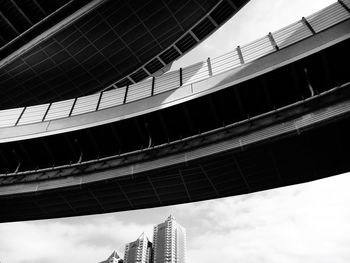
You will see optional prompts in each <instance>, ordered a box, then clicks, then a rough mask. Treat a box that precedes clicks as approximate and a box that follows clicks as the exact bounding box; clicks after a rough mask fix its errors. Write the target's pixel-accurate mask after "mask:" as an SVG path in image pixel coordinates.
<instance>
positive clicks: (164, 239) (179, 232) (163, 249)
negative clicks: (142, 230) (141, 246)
mask: <svg viewBox="0 0 350 263" xmlns="http://www.w3.org/2000/svg"><path fill="white" fill-rule="evenodd" d="M153 260H154V261H153V262H154V263H186V229H185V228H184V227H182V226H181V225H180V224H179V223H177V222H176V220H175V218H174V217H173V216H171V215H170V216H169V217H168V218H167V219H166V220H165V222H164V223H161V224H159V225H156V226H154V229H153Z"/></svg>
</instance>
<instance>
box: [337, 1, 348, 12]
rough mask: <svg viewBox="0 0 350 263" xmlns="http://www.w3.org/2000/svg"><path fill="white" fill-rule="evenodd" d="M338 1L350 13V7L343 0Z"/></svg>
mask: <svg viewBox="0 0 350 263" xmlns="http://www.w3.org/2000/svg"><path fill="white" fill-rule="evenodd" d="M338 3H339V4H340V5H341V6H342V7H343V8H344V9H345V10H346V11H348V12H349V13H350V8H349V7H348V6H347V5H346V4H345V3H344V2H343V1H342V0H338Z"/></svg>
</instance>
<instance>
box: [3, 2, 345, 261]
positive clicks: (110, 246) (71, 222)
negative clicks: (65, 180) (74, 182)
mask: <svg viewBox="0 0 350 263" xmlns="http://www.w3.org/2000/svg"><path fill="white" fill-rule="evenodd" d="M333 2H334V1H329V0H293V1H291V0H251V1H250V3H248V4H247V5H246V6H245V7H244V8H243V9H242V10H241V11H240V12H239V13H238V14H237V15H236V16H235V17H234V18H233V19H231V20H230V21H229V22H227V24H225V25H224V26H223V27H222V28H220V29H219V30H218V31H217V32H216V33H215V34H214V35H213V36H211V37H210V38H208V39H207V40H206V41H205V42H204V43H202V44H201V45H200V46H199V47H198V48H196V49H195V50H193V51H191V52H190V53H189V54H188V55H187V56H186V57H184V58H182V59H180V60H179V61H178V62H176V63H174V64H175V67H180V66H186V65H188V64H193V63H194V62H196V61H200V60H203V59H206V58H207V57H208V56H210V57H215V56H218V55H220V54H223V53H225V52H227V51H229V50H231V49H233V48H234V47H235V46H237V45H242V44H245V43H247V42H250V41H252V40H254V39H256V38H259V37H261V36H263V35H266V34H267V33H268V32H269V31H274V30H276V29H279V28H281V27H283V26H285V25H287V24H289V23H292V22H294V21H296V20H298V19H300V18H301V17H302V16H307V15H309V14H311V13H313V12H315V11H317V10H319V9H321V8H323V7H325V6H327V5H329V4H330V3H333ZM349 188H350V176H349V174H344V175H339V176H335V177H330V178H327V179H323V180H319V181H315V182H311V183H307V184H301V185H296V186H290V187H284V188H279V189H274V190H269V191H264V192H259V193H254V194H249V195H243V196H236V197H230V198H224V199H217V200H213V201H206V202H199V203H193V204H186V205H179V206H171V207H163V208H156V209H147V210H139V211H131V212H120V213H112V214H106V215H96V216H85V217H76V218H67V219H59V220H41V221H31V222H19V223H6V224H0V262H1V263H34V262H35V263H44V262H45V263H61V262H74V263H89V262H91V263H96V262H100V261H102V260H104V259H106V258H107V257H108V256H109V255H110V254H111V253H112V251H113V250H117V251H118V252H119V253H121V254H123V251H124V245H125V243H127V242H130V241H133V240H134V239H136V238H137V237H138V236H139V235H140V234H141V233H142V232H145V233H146V234H147V235H148V236H149V237H150V238H152V231H153V225H155V224H157V223H159V222H161V221H164V220H165V219H166V217H167V216H168V215H169V214H170V213H171V214H173V215H174V216H175V218H176V219H177V220H178V222H179V223H181V224H182V225H183V226H184V227H185V228H186V229H187V235H188V248H187V252H188V263H212V262H237V263H253V262H254V263H256V262H259V263H260V262H263V263H264V262H266V263H292V262H308V263H323V262H324V263H326V262H327V263H329V262H332V263H348V262H350V223H349V222H350V205H349V204H350V191H349ZM0 212H1V208H0Z"/></svg>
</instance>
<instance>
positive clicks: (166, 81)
mask: <svg viewBox="0 0 350 263" xmlns="http://www.w3.org/2000/svg"><path fill="white" fill-rule="evenodd" d="M344 5H345V6H348V7H350V1H344V0H343V1H342V2H341V3H340V2H336V3H334V4H332V5H330V6H328V7H326V8H324V9H322V10H320V11H318V12H316V13H315V14H312V15H310V16H308V17H306V18H303V19H301V20H299V21H297V22H296V23H293V24H291V25H289V26H286V27H284V28H282V29H280V30H277V31H275V32H273V33H271V32H269V33H268V34H267V35H266V36H265V37H263V38H260V39H258V40H255V41H253V42H250V43H248V44H245V45H243V46H240V47H239V48H236V49H234V50H233V51H230V52H228V53H226V54H223V55H221V56H219V57H217V58H212V59H210V58H209V60H204V61H201V62H198V63H195V64H193V65H190V66H188V67H185V68H182V69H180V70H179V71H180V72H179V71H176V70H175V71H171V72H168V73H165V74H163V75H162V76H159V77H154V79H147V80H144V81H141V82H139V83H136V84H132V85H129V86H128V87H123V88H117V89H114V90H109V91H103V92H101V93H95V94H92V95H88V96H83V97H79V98H75V99H69V100H64V101H58V102H52V103H50V104H42V105H35V106H28V107H25V108H14V109H6V110H1V111H0V128H3V127H12V126H16V125H25V124H30V123H37V122H45V121H49V120H54V119H60V118H67V117H70V116H71V115H72V116H74V115H78V114H85V113H89V112H94V111H99V110H103V109H106V108H110V107H115V106H119V105H122V104H125V103H129V102H132V101H136V100H140V99H145V98H148V97H151V96H153V95H157V94H159V93H162V92H166V91H169V90H173V89H176V88H179V87H181V86H182V85H188V84H192V83H195V82H198V81H201V80H203V79H207V78H210V77H212V76H215V75H218V74H220V73H223V72H225V71H228V70H231V69H233V68H237V67H239V66H241V65H242V64H247V63H251V62H253V61H255V60H258V59H259V58H261V57H263V56H266V55H268V54H271V53H274V52H279V50H281V49H283V48H285V47H287V46H290V45H292V44H294V43H296V42H299V41H301V40H304V39H306V38H308V37H310V36H312V35H313V34H312V33H311V32H310V30H309V29H308V28H307V26H305V23H303V20H304V19H305V20H306V21H307V22H308V24H309V25H310V26H312V27H315V28H316V29H314V31H315V32H316V34H318V33H319V32H321V31H323V30H325V29H328V28H330V27H331V26H334V25H335V24H338V23H341V22H343V21H345V20H347V19H349V18H350V13H349V12H348V10H347V9H346V8H345V7H344ZM324 17H327V19H326V20H325V19H324ZM271 39H273V40H274V41H271ZM261 44H263V45H261ZM276 46H277V47H278V49H276ZM208 61H210V64H209V63H208ZM34 108H35V110H34ZM20 109H23V110H20ZM29 112H31V114H29Z"/></svg>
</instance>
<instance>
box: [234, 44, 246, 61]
mask: <svg viewBox="0 0 350 263" xmlns="http://www.w3.org/2000/svg"><path fill="white" fill-rule="evenodd" d="M236 50H237V53H238V57H239V60H240V61H241V64H244V58H243V54H242V50H241V47H240V46H237V48H236Z"/></svg>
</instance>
